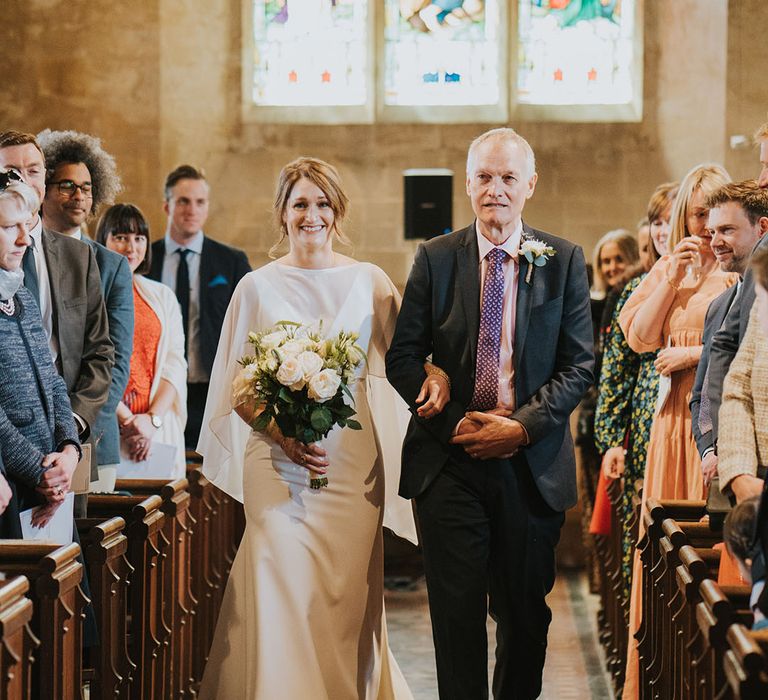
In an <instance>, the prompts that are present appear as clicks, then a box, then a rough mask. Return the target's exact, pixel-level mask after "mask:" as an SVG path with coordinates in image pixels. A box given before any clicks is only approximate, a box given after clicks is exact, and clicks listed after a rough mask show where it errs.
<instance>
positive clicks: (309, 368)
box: [296, 350, 323, 381]
mask: <svg viewBox="0 0 768 700" xmlns="http://www.w3.org/2000/svg"><path fill="white" fill-rule="evenodd" d="M296 360H297V361H298V363H299V366H300V367H301V370H302V372H304V379H305V381H309V378H310V377H312V376H313V375H315V374H317V373H318V372H319V371H320V370H321V369H323V358H322V357H320V355H318V354H317V353H316V352H312V351H310V350H305V351H304V352H302V353H299V354H298V355H297V356H296Z"/></svg>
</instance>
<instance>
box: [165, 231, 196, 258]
mask: <svg viewBox="0 0 768 700" xmlns="http://www.w3.org/2000/svg"><path fill="white" fill-rule="evenodd" d="M204 238H205V235H204V234H203V232H202V231H198V232H197V233H196V234H195V235H194V236H193V237H192V238H190V239H189V243H187V244H186V245H179V244H178V243H177V242H176V241H174V240H173V238H171V234H170V233H166V234H165V254H166V255H173V254H174V253H175V252H176V251H177V250H180V249H182V248H183V249H185V250H191V251H192V252H193V253H197V254H198V255H201V254H202V252H203V239H204Z"/></svg>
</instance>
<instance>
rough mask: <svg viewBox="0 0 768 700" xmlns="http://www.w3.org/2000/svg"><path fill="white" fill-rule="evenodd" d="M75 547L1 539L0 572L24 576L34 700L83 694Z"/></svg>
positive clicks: (81, 603) (67, 699)
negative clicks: (33, 650)
mask: <svg viewBox="0 0 768 700" xmlns="http://www.w3.org/2000/svg"><path fill="white" fill-rule="evenodd" d="M79 554H80V547H79V546H78V545H77V544H74V543H72V544H68V545H65V546H63V547H61V546H59V545H57V544H52V543H45V542H33V541H24V540H4V541H3V544H2V558H1V559H0V571H2V572H4V573H6V574H8V575H11V576H26V577H27V578H28V579H29V582H30V587H29V596H30V598H31V599H32V604H33V615H32V632H33V633H34V634H35V636H36V637H37V638H38V639H39V640H40V647H39V649H38V652H37V654H36V659H35V663H34V669H33V677H32V696H33V697H34V698H36V699H39V700H75V699H76V698H78V699H79V698H80V697H81V694H82V659H81V650H82V642H83V609H84V608H85V605H86V603H87V602H88V599H87V598H86V597H85V595H83V592H82V590H81V589H80V581H81V580H82V576H83V566H82V564H80V563H79V562H78V561H77V557H78V556H79Z"/></svg>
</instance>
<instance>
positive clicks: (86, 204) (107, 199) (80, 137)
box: [38, 129, 133, 491]
mask: <svg viewBox="0 0 768 700" xmlns="http://www.w3.org/2000/svg"><path fill="white" fill-rule="evenodd" d="M38 143H39V144H40V146H41V147H42V149H43V153H44V155H45V163H46V173H47V181H46V190H45V199H44V200H43V225H44V226H45V228H46V229H49V230H51V231H56V232H58V233H61V234H63V235H65V236H69V237H70V238H75V239H77V240H80V241H83V242H84V243H87V244H88V245H89V246H90V247H91V249H92V250H93V253H94V255H95V256H96V264H97V265H98V268H99V276H100V278H101V291H102V294H103V296H104V304H105V305H106V309H107V318H108V319H109V337H110V340H111V341H112V344H113V345H114V347H115V364H114V366H113V367H112V378H111V382H110V385H109V394H108V397H107V400H106V402H105V403H104V405H103V406H102V408H101V411H100V412H99V414H98V417H97V419H96V423H95V425H93V426H92V434H93V439H94V443H95V445H96V455H95V459H92V461H91V480H92V481H96V480H97V479H98V482H97V483H94V484H93V486H92V490H96V491H111V490H112V489H113V488H114V483H115V475H116V473H117V465H118V463H119V462H120V432H119V429H118V425H117V418H116V417H115V411H116V409H117V404H118V402H119V401H120V399H121V398H122V396H123V392H124V391H125V387H126V384H127V383H128V369H129V366H130V362H131V351H132V348H133V292H132V284H131V271H130V269H129V267H128V263H127V262H126V260H125V258H124V257H123V256H122V255H118V254H117V253H113V252H112V251H110V250H107V248H105V247H104V246H103V245H101V244H99V243H96V242H95V241H92V240H90V239H89V238H88V237H87V236H86V235H85V232H84V230H83V227H84V226H85V224H86V223H87V222H88V221H89V220H90V219H91V218H92V216H93V215H94V214H96V213H97V212H98V211H99V209H101V208H102V206H104V205H107V204H111V203H112V201H113V199H114V197H115V195H116V194H117V192H118V191H119V190H120V178H119V177H118V175H117V169H116V166H115V160H114V158H112V156H111V155H109V153H107V152H106V151H105V150H104V149H103V148H102V147H101V142H100V141H99V139H97V138H95V137H94V136H90V135H89V134H82V133H78V132H76V131H50V130H48V129H47V130H45V131H43V132H41V133H40V134H38Z"/></svg>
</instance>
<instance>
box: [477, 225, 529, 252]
mask: <svg viewBox="0 0 768 700" xmlns="http://www.w3.org/2000/svg"><path fill="white" fill-rule="evenodd" d="M475 233H476V234H477V248H478V251H479V253H480V262H482V261H483V260H484V259H485V256H486V255H488V253H490V252H491V251H492V250H493V249H494V248H501V250H503V251H504V252H505V253H506V254H507V255H509V257H510V258H512V259H513V260H515V261H516V260H517V254H518V252H519V250H520V242H521V240H522V237H523V222H522V221H521V222H520V223H519V224H518V225H517V228H516V229H515V230H514V231H513V232H512V235H511V236H510V237H509V238H507V240H506V241H504V243H502V244H501V245H495V244H494V243H492V242H491V241H489V240H488V239H487V238H486V237H485V236H484V235H483V234H482V233H480V227H479V226H478V225H477V222H475Z"/></svg>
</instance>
